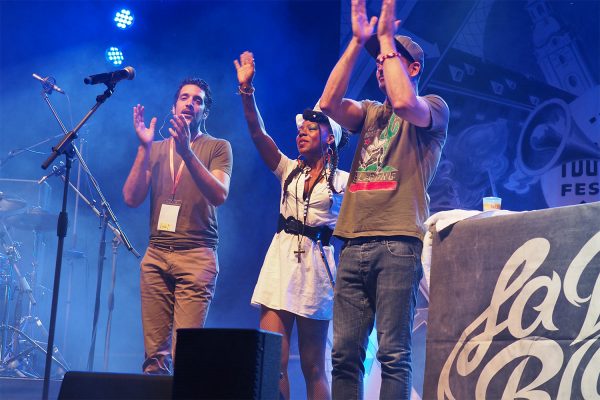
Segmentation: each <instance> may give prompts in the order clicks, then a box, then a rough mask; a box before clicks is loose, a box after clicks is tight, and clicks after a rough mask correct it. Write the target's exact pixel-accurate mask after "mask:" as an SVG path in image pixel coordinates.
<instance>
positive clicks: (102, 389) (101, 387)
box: [58, 371, 173, 400]
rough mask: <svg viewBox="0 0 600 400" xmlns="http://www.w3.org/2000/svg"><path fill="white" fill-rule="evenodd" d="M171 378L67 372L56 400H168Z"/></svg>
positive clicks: (166, 376)
mask: <svg viewBox="0 0 600 400" xmlns="http://www.w3.org/2000/svg"><path fill="white" fill-rule="evenodd" d="M172 384H173V377H171V376H168V375H142V374H115V373H104V372H78V371H69V372H67V373H66V374H65V377H64V379H63V382H62V385H61V386H60V392H59V393H58V400H83V399H90V400H145V399H152V400H159V399H160V400H169V399H171V393H172Z"/></svg>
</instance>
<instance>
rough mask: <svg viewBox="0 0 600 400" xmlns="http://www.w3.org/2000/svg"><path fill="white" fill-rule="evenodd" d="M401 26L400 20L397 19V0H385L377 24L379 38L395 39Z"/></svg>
mask: <svg viewBox="0 0 600 400" xmlns="http://www.w3.org/2000/svg"><path fill="white" fill-rule="evenodd" d="M399 26H400V21H399V20H396V0H383V2H382V3H381V14H380V15H379V23H378V24H377V37H378V38H379V40H381V39H385V38H388V39H393V37H394V34H395V33H396V31H397V30H398V27H399Z"/></svg>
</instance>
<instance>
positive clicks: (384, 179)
mask: <svg viewBox="0 0 600 400" xmlns="http://www.w3.org/2000/svg"><path fill="white" fill-rule="evenodd" d="M399 130H400V118H398V117H397V116H396V115H394V114H392V117H391V118H390V120H389V122H388V124H387V126H386V127H385V128H384V129H383V130H382V131H381V132H380V133H379V134H377V133H376V132H373V133H372V132H367V133H366V134H365V138H364V141H363V143H362V149H361V154H360V162H359V164H358V168H357V169H356V174H355V175H354V179H353V181H352V184H351V185H350V189H349V190H350V191H351V192H360V191H373V190H395V189H396V187H397V186H398V181H397V172H398V169H396V168H394V167H392V166H390V165H386V164H385V160H386V159H387V154H388V151H389V150H390V145H391V143H392V140H393V139H394V138H395V137H396V135H397V134H398V131H399Z"/></svg>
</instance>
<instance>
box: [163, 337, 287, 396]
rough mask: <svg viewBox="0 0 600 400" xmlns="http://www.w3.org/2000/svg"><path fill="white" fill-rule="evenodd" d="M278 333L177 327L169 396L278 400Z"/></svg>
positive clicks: (279, 356)
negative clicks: (173, 372) (173, 369)
mask: <svg viewBox="0 0 600 400" xmlns="http://www.w3.org/2000/svg"><path fill="white" fill-rule="evenodd" d="M280 363H281V335H280V334H278V333H272V332H266V331H262V330H256V329H178V330H177V348H176V350H175V375H174V376H173V399H174V400H183V399H256V400H258V399H269V400H272V399H278V398H279V377H280Z"/></svg>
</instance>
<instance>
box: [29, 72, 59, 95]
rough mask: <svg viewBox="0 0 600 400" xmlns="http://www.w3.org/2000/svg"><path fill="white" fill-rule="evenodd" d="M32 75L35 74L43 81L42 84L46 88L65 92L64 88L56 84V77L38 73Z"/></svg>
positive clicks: (36, 77)
mask: <svg viewBox="0 0 600 400" xmlns="http://www.w3.org/2000/svg"><path fill="white" fill-rule="evenodd" d="M31 76H33V77H34V78H35V79H37V80H38V81H40V82H42V85H44V89H45V90H47V89H46V88H52V89H53V90H55V91H57V92H58V93H62V94H65V91H64V90H62V89H61V88H59V87H58V86H56V85H55V84H54V78H51V77H49V76H48V77H46V78H42V77H41V76H39V75H38V74H32V75H31Z"/></svg>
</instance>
